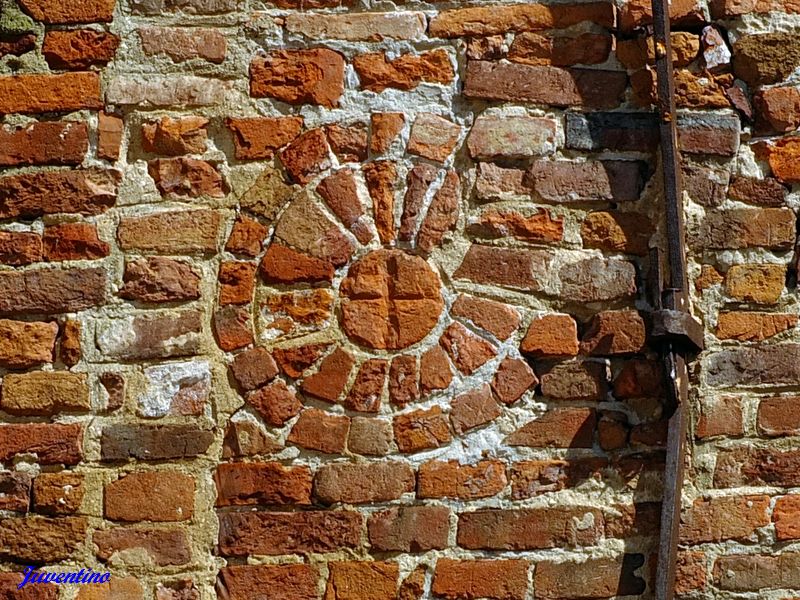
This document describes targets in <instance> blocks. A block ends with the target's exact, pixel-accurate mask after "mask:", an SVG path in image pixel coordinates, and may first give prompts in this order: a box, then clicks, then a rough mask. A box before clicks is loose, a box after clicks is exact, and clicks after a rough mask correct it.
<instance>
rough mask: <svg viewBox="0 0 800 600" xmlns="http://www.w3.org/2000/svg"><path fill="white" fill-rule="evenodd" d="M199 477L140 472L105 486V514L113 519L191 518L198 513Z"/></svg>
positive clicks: (177, 473) (168, 519)
mask: <svg viewBox="0 0 800 600" xmlns="http://www.w3.org/2000/svg"><path fill="white" fill-rule="evenodd" d="M194 493H195V479H194V477H192V476H191V475H185V474H183V473H180V472H178V471H139V472H135V473H130V474H128V475H125V476H123V477H121V478H120V479H117V480H116V481H112V482H111V483H109V484H107V485H106V487H105V494H104V504H103V506H104V513H105V516H106V518H107V519H111V520H113V521H157V522H170V521H187V520H189V519H191V518H192V515H193V514H194Z"/></svg>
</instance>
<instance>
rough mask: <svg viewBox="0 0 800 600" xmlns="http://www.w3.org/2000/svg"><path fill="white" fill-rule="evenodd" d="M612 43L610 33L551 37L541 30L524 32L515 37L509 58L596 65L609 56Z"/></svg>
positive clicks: (518, 60)
mask: <svg viewBox="0 0 800 600" xmlns="http://www.w3.org/2000/svg"><path fill="white" fill-rule="evenodd" d="M611 46H612V37H611V36H610V35H603V34H595V33H583V34H580V35H576V36H553V37H548V36H545V35H540V34H538V33H522V34H520V35H517V36H515V37H514V43H513V44H511V48H510V49H509V52H508V58H509V60H512V61H514V62H519V63H524V64H528V65H554V66H556V67H571V66H573V65H577V64H585V65H595V64H599V63H603V62H605V61H606V60H608V55H609V52H610V51H611Z"/></svg>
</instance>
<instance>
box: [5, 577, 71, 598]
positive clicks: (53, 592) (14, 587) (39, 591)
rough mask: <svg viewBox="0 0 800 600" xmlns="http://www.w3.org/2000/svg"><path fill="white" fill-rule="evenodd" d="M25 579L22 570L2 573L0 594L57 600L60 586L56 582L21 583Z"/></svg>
mask: <svg viewBox="0 0 800 600" xmlns="http://www.w3.org/2000/svg"><path fill="white" fill-rule="evenodd" d="M24 580H25V574H24V573H22V572H14V573H0V594H3V595H5V596H6V597H8V598H9V599H11V598H13V600H57V598H58V586H57V585H56V584H54V583H43V584H38V585H36V586H27V585H26V586H25V587H23V588H21V589H20V587H19V586H20V585H22V582H23V581H24Z"/></svg>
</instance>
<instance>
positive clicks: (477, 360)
mask: <svg viewBox="0 0 800 600" xmlns="http://www.w3.org/2000/svg"><path fill="white" fill-rule="evenodd" d="M439 344H440V345H441V346H442V348H444V349H445V351H446V352H447V353H448V354H449V355H450V358H451V359H452V361H453V364H455V366H456V367H457V368H458V370H459V371H461V372H462V373H464V374H466V375H471V374H472V373H474V372H475V371H477V370H478V369H479V368H480V367H481V366H482V365H484V364H485V363H486V362H487V361H489V360H491V359H492V358H494V356H496V354H497V351H496V349H495V348H494V346H493V345H492V344H490V343H489V342H487V341H486V340H484V339H483V338H481V337H478V336H477V335H475V334H473V333H471V332H470V331H469V330H468V329H467V328H466V327H464V326H463V325H461V324H460V323H452V324H451V325H450V326H449V327H448V328H447V329H445V331H444V333H443V334H442V337H441V338H440V339H439Z"/></svg>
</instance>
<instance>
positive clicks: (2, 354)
mask: <svg viewBox="0 0 800 600" xmlns="http://www.w3.org/2000/svg"><path fill="white" fill-rule="evenodd" d="M56 335H58V325H57V324H56V323H52V322H50V323H41V322H25V321H10V320H7V319H0V366H2V367H4V368H7V369H27V368H30V367H33V366H36V365H40V364H43V363H49V362H52V361H53V348H54V346H55V342H56Z"/></svg>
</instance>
